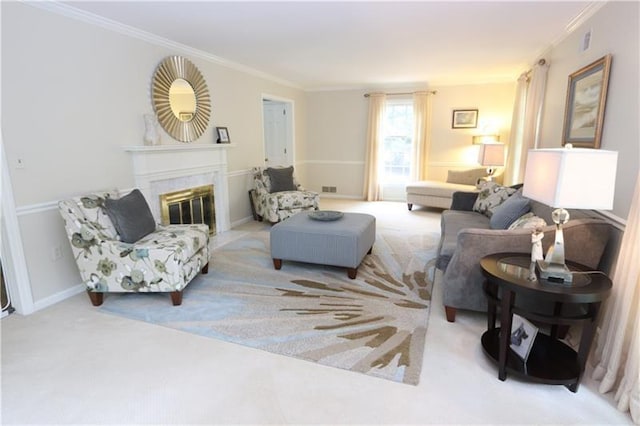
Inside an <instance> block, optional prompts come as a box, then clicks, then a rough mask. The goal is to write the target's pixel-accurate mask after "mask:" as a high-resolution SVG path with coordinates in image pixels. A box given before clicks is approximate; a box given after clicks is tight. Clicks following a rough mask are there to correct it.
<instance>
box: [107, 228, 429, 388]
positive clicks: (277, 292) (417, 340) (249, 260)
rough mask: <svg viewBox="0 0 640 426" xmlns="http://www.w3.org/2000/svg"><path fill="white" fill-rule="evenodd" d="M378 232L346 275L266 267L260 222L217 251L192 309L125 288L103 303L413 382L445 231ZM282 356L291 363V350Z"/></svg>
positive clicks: (197, 284) (189, 297) (193, 290)
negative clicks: (371, 245) (374, 242)
mask: <svg viewBox="0 0 640 426" xmlns="http://www.w3.org/2000/svg"><path fill="white" fill-rule="evenodd" d="M285 222H286V221H285ZM376 240H377V241H380V245H379V247H378V246H376V249H375V252H374V253H373V254H371V255H369V256H367V257H366V259H365V261H364V262H363V264H362V265H361V266H360V268H359V271H358V276H357V277H356V279H355V280H350V279H349V278H347V276H346V274H345V273H344V271H343V270H342V269H338V268H335V267H332V266H320V265H318V266H317V267H314V268H309V265H307V264H303V263H297V262H291V264H289V265H287V267H286V268H282V270H280V271H276V270H273V269H270V268H268V267H266V265H268V264H270V263H271V258H270V253H269V227H263V228H261V229H260V230H258V231H254V232H250V233H247V235H244V236H242V237H240V238H238V239H235V240H233V241H230V242H229V243H227V244H225V245H223V246H221V247H218V248H215V249H214V254H213V257H214V258H215V264H216V267H215V268H211V269H210V270H209V274H207V275H203V276H198V277H196V279H195V281H194V282H193V283H192V284H190V287H189V291H186V292H184V304H185V306H188V307H189V309H182V310H181V312H180V313H176V309H175V308H173V307H172V306H169V304H167V303H162V299H161V298H160V297H161V296H156V295H153V294H150V295H146V296H149V297H144V296H145V295H136V294H128V295H127V297H112V298H109V300H108V302H105V303H104V305H103V306H102V308H101V311H102V312H106V313H111V314H115V315H118V316H121V317H126V318H131V319H135V320H139V321H146V322H148V323H151V324H154V325H158V326H164V327H169V328H173V329H176V330H182V331H184V332H187V333H194V334H197V335H201V336H204V337H207V338H213V339H218V340H222V341H226V342H232V343H236V344H240V345H244V346H248V347H251V348H258V349H261V350H263V351H267V352H271V353H274V354H280V355H285V356H289V357H294V358H297V359H303V360H307V361H311V362H314V363H318V364H322V365H326V366H330V367H334V368H341V369H345V370H348V371H351V372H354V373H361V374H366V375H369V376H373V377H378V378H382V379H385V380H391V381H394V382H400V383H406V384H414V385H415V384H417V383H418V382H419V380H420V370H421V367H422V362H423V353H424V351H425V333H426V331H427V327H428V323H429V310H430V306H431V290H432V286H433V258H434V256H435V251H436V248H437V246H438V242H439V240H440V235H439V233H438V232H433V231H431V230H429V231H426V230H420V229H414V230H404V229H397V228H393V229H391V228H388V229H380V230H379V232H378V234H377V235H376ZM159 298H160V299H159ZM158 300H159V301H158ZM155 301H158V303H155ZM347 318H350V319H347ZM426 348H427V349H428V345H427V347H426ZM279 362H281V363H282V365H283V368H286V366H287V364H286V362H287V359H286V358H282V359H281V360H280V361H279Z"/></svg>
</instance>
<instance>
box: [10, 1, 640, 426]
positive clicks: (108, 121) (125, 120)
mask: <svg viewBox="0 0 640 426" xmlns="http://www.w3.org/2000/svg"><path fill="white" fill-rule="evenodd" d="M71 6H72V5H71ZM1 13H2V106H3V110H2V138H3V149H4V153H3V158H4V159H5V161H6V165H5V163H3V169H5V170H7V169H8V170H7V172H6V174H3V182H5V181H6V177H9V179H10V188H11V194H9V195H11V196H12V199H10V200H9V202H8V203H7V202H5V198H4V197H6V196H7V195H8V194H7V192H6V190H5V187H4V186H3V216H4V219H3V220H4V222H3V236H4V237H3V253H10V254H7V256H10V259H9V262H8V263H9V264H8V265H3V267H4V268H5V269H7V268H12V269H14V270H13V271H11V274H12V276H13V277H16V278H17V282H19V283H20V284H19V285H18V286H17V287H18V289H17V291H14V294H12V298H13V300H14V305H15V306H16V308H17V309H18V313H20V314H30V313H33V312H40V311H43V310H45V309H46V308H55V306H56V305H57V304H58V303H59V302H62V301H66V300H68V299H69V298H72V297H75V296H76V295H78V294H79V293H82V292H84V286H83V285H82V284H81V283H80V281H79V276H78V271H77V267H76V265H75V263H74V261H73V256H72V253H71V251H70V248H69V244H68V242H67V237H66V235H65V232H64V228H63V226H62V222H61V219H60V215H59V213H58V211H57V202H58V201H59V200H61V199H64V198H68V197H71V196H75V195H78V194H82V193H87V192H90V191H94V190H96V189H103V188H120V189H125V188H132V187H133V185H134V184H133V182H134V176H133V170H132V168H131V159H130V154H129V153H128V152H126V151H125V150H124V149H123V147H124V146H131V145H142V143H143V142H142V141H143V133H144V123H143V119H142V116H143V114H146V113H150V112H151V111H152V106H151V103H150V99H149V98H150V97H149V88H150V79H151V75H152V73H153V70H154V69H155V67H156V66H157V64H158V63H159V62H160V61H161V60H162V58H164V57H166V56H169V55H173V54H180V55H183V56H185V57H188V58H189V59H190V60H192V61H193V62H194V63H196V65H197V66H198V68H199V69H200V70H201V72H202V73H203V75H204V76H205V78H206V80H207V83H208V85H209V90H210V93H211V96H212V119H211V124H210V126H209V127H208V129H207V130H206V131H205V133H204V134H203V136H202V137H201V138H200V139H199V140H198V141H196V142H195V143H202V144H211V143H213V142H214V141H215V139H216V136H215V127H216V126H224V127H227V128H228V129H229V132H230V136H231V141H232V144H231V146H230V147H229V148H228V150H227V151H228V173H227V179H228V186H229V189H228V194H229V198H228V201H229V220H230V223H231V225H232V226H237V225H240V224H243V223H246V222H248V221H251V208H250V205H249V199H248V197H247V190H248V189H249V188H250V186H251V168H252V167H254V166H257V165H260V164H262V163H263V155H262V152H263V145H262V139H263V135H262V98H263V96H264V95H271V96H273V97H275V98H278V99H286V100H288V101H291V102H293V104H294V105H295V111H294V114H295V117H296V122H295V136H294V139H295V141H296V146H295V164H294V165H295V170H296V176H297V177H298V178H299V179H300V180H301V182H303V183H304V185H305V186H307V187H308V188H310V189H312V190H316V191H318V192H320V191H321V187H322V186H326V185H331V186H336V187H337V188H338V192H337V197H336V198H338V199H345V200H351V199H353V200H359V199H361V198H362V188H363V181H364V178H363V175H364V173H363V170H364V163H365V159H364V152H365V132H366V111H367V101H366V98H365V97H364V94H365V93H368V92H371V91H374V90H384V91H392V92H394V91H413V90H424V89H425V87H422V86H417V85H416V86H403V85H400V84H398V85H393V84H389V85H388V86H386V87H364V88H358V89H350V90H337V89H336V90H321V91H320V90H303V89H301V88H299V87H295V86H293V85H291V84H289V83H288V82H287V81H283V80H279V79H278V78H276V77H272V76H267V75H264V74H260V73H258V72H255V71H254V70H248V69H243V68H242V67H239V66H237V65H234V64H229V63H223V62H221V61H220V60H219V58H216V57H212V56H211V57H209V58H207V57H206V55H203V54H202V52H199V51H197V50H195V49H192V50H189V49H186V48H185V47H184V46H182V45H178V44H177V43H174V42H172V41H170V40H166V39H159V38H152V37H150V36H149V35H148V34H146V33H143V32H136V31H134V30H133V29H131V28H129V27H124V26H118V25H115V24H114V23H113V22H110V21H108V20H101V19H99V18H98V17H95V16H89V15H83V14H81V13H78V12H77V11H74V10H72V8H69V7H66V6H65V4H59V3H57V4H56V3H50V4H47V3H45V4H39V5H34V4H29V3H11V2H3V3H2V6H1ZM34 29H37V31H35V30H34ZM587 29H590V30H591V31H592V44H591V47H590V49H589V50H588V51H587V52H579V50H578V47H577V46H579V43H580V40H581V38H582V37H583V34H584V32H585V31H586V30H587ZM637 35H638V4H637V3H635V2H630V3H626V2H609V3H604V4H598V5H597V6H594V7H593V12H592V14H591V15H589V16H586V17H584V19H583V20H582V21H580V22H579V23H578V25H577V26H575V28H572V31H571V32H569V33H567V34H564V35H563V36H562V37H561V38H560V39H559V40H549V42H550V43H551V42H555V44H552V45H551V46H550V47H549V49H548V50H547V51H545V52H540V54H541V55H543V56H544V57H545V59H546V60H547V61H548V62H549V64H551V66H550V68H549V75H548V81H547V91H546V93H547V96H546V98H545V103H544V110H543V115H542V122H541V138H540V143H541V147H559V146H560V135H561V132H562V126H563V117H564V107H565V97H566V90H567V87H566V86H567V76H568V75H570V74H571V73H573V72H574V71H576V70H578V69H580V68H582V67H583V66H585V65H587V64H589V63H591V62H593V61H594V60H596V59H598V58H600V57H602V56H603V55H605V54H611V55H612V56H613V65H612V70H611V77H610V85H609V92H608V99H607V109H606V121H605V128H604V134H603V138H602V146H601V147H602V149H607V150H614V151H617V152H618V153H619V157H618V158H619V160H618V178H617V181H616V193H615V201H614V207H613V209H612V210H611V212H610V219H611V220H612V222H614V223H616V226H617V229H618V230H619V231H618V233H619V234H621V233H622V230H623V229H624V224H625V221H626V218H627V216H628V214H629V209H630V205H631V200H632V198H633V191H634V184H635V181H634V177H635V176H636V175H637V173H638V164H639V161H638V160H639V157H640V144H639V142H638V141H639V140H640V138H639V131H638V126H637V123H636V121H637V120H635V119H634V117H638V116H639V111H638V98H637V93H638V80H639V79H638V50H639V47H638V37H637ZM537 59H538V58H537V57H531V58H527V60H528V63H529V64H533V63H534V62H535V61H536V60H537ZM522 71H523V72H524V71H526V69H523V70H522ZM428 89H430V90H436V91H437V94H436V95H434V96H433V98H432V111H433V113H432V123H433V124H432V130H431V139H432V147H433V149H432V152H431V155H430V160H429V161H430V166H431V167H430V170H431V172H430V176H429V177H430V178H432V179H439V180H443V179H444V177H445V176H446V171H447V170H448V169H450V168H455V169H464V168H471V167H477V164H476V163H475V157H474V156H473V155H472V154H473V152H472V150H473V149H474V147H472V146H471V143H470V140H471V136H472V133H471V132H469V131H459V130H458V131H455V130H452V129H451V128H450V127H451V126H450V124H451V110H452V109H453V108H456V107H474V108H477V109H478V110H479V111H480V114H481V115H480V117H481V118H482V117H490V118H491V119H493V120H495V121H496V122H498V123H501V126H500V128H499V131H500V136H501V140H503V141H507V140H509V136H510V135H509V130H510V125H509V123H510V121H511V116H512V113H513V100H514V97H515V94H516V81H515V79H514V80H513V81H499V82H489V83H483V84H477V83H476V84H467V83H459V84H443V85H440V86H430V87H428ZM34 118H37V121H36V120H34ZM163 143H171V141H170V139H169V137H168V136H166V135H165V136H163ZM7 166H8V167H7ZM3 185H4V184H3ZM402 207H403V208H404V209H406V206H404V205H402ZM7 210H8V214H7ZM5 228H6V229H5ZM7 241H9V244H11V246H10V248H11V250H6V247H5V246H4V244H7ZM58 247H59V248H60V249H61V250H62V253H61V256H60V258H57V257H56V258H55V259H52V248H53V249H55V248H58ZM610 256H611V258H615V254H611V255H610ZM4 259H5V256H4V255H3V260H4ZM3 263H4V262H3ZM433 314H436V313H435V312H432V315H433ZM69 320H72V319H69ZM432 324H433V323H432ZM460 325H464V322H463V323H461V324H460ZM151 335H154V332H150V336H151ZM194 345H195V343H194ZM231 351H232V352H231V353H230V354H229V356H230V357H232V356H234V355H237V354H236V352H234V351H233V350H231ZM265 362H274V363H276V364H279V363H280V361H278V360H275V361H274V360H269V361H265ZM295 368H300V367H295ZM303 369H304V368H303ZM304 372H305V373H307V371H306V370H304ZM491 380H495V377H491ZM519 389H520V388H519ZM523 389H524V388H523ZM3 391H4V390H3ZM252 392H256V393H255V394H253V397H254V398H262V396H261V395H260V394H258V392H261V388H260V387H259V386H258V387H252ZM398 392H399V393H402V394H405V392H407V391H403V390H399V391H398ZM537 392H541V391H537ZM95 396H96V397H99V395H95ZM404 396H407V397H410V395H408V394H407V395H404ZM539 397H540V398H545V397H544V396H539ZM247 402H248V401H247ZM264 403H265V404H267V402H264ZM412 409H413V408H412ZM452 409H455V407H454V408H452ZM612 410H615V408H612ZM277 419H278V418H277V417H274V418H273V421H274V422H278V420H277ZM178 420H179V419H178ZM253 420H254V421H255V422H257V421H258V420H256V419H255V418H254V419H253ZM348 420H349V419H344V421H345V422H346V421H348ZM113 421H117V420H113ZM136 421H142V420H139V419H131V422H136ZM265 421H267V420H265ZM361 421H362V420H361ZM441 421H444V420H443V419H442V418H441ZM495 421H496V422H497V421H499V420H495ZM486 422H491V420H486Z"/></svg>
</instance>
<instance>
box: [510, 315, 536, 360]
mask: <svg viewBox="0 0 640 426" xmlns="http://www.w3.org/2000/svg"><path fill="white" fill-rule="evenodd" d="M537 334H538V327H536V326H535V325H533V324H532V323H531V322H530V321H528V320H527V319H525V318H523V317H521V316H520V315H517V314H513V320H512V321H511V338H510V342H509V343H510V345H509V346H510V348H511V350H512V351H513V352H515V353H516V355H518V356H519V357H520V358H522V360H523V361H524V362H527V358H528V357H529V353H530V352H531V348H532V347H533V343H534V342H535V340H536V335H537Z"/></svg>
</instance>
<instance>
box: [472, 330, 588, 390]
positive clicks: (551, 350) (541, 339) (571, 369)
mask: <svg viewBox="0 0 640 426" xmlns="http://www.w3.org/2000/svg"><path fill="white" fill-rule="evenodd" d="M482 349H483V350H484V353H485V354H486V355H487V356H489V357H490V358H492V359H493V360H494V361H495V362H496V363H497V362H498V356H499V350H500V328H499V327H498V328H495V329H493V330H488V331H486V332H485V333H484V334H483V335H482ZM506 369H507V372H508V373H510V374H513V375H514V376H517V377H521V378H526V379H527V380H530V381H532V382H537V383H544V384H553V385H572V384H574V383H577V381H578V380H579V377H580V365H579V363H578V354H577V352H576V351H574V350H573V349H572V348H570V347H569V346H567V345H566V344H564V343H563V342H561V341H560V340H556V339H553V338H551V337H550V336H547V335H546V334H543V333H538V334H537V335H536V340H535V342H534V344H533V347H532V348H531V352H530V353H529V357H528V358H527V362H526V364H525V362H524V361H523V360H522V359H521V358H520V357H519V356H518V355H517V354H516V353H515V352H513V351H512V350H509V352H508V355H507V363H506Z"/></svg>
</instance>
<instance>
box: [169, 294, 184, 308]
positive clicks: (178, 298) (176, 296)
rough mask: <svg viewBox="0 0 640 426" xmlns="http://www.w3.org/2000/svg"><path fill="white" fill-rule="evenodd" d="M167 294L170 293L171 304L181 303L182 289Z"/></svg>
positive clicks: (178, 304) (177, 304)
mask: <svg viewBox="0 0 640 426" xmlns="http://www.w3.org/2000/svg"><path fill="white" fill-rule="evenodd" d="M169 294H170V295H171V303H173V306H180V305H182V291H172V292H171V293H169Z"/></svg>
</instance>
